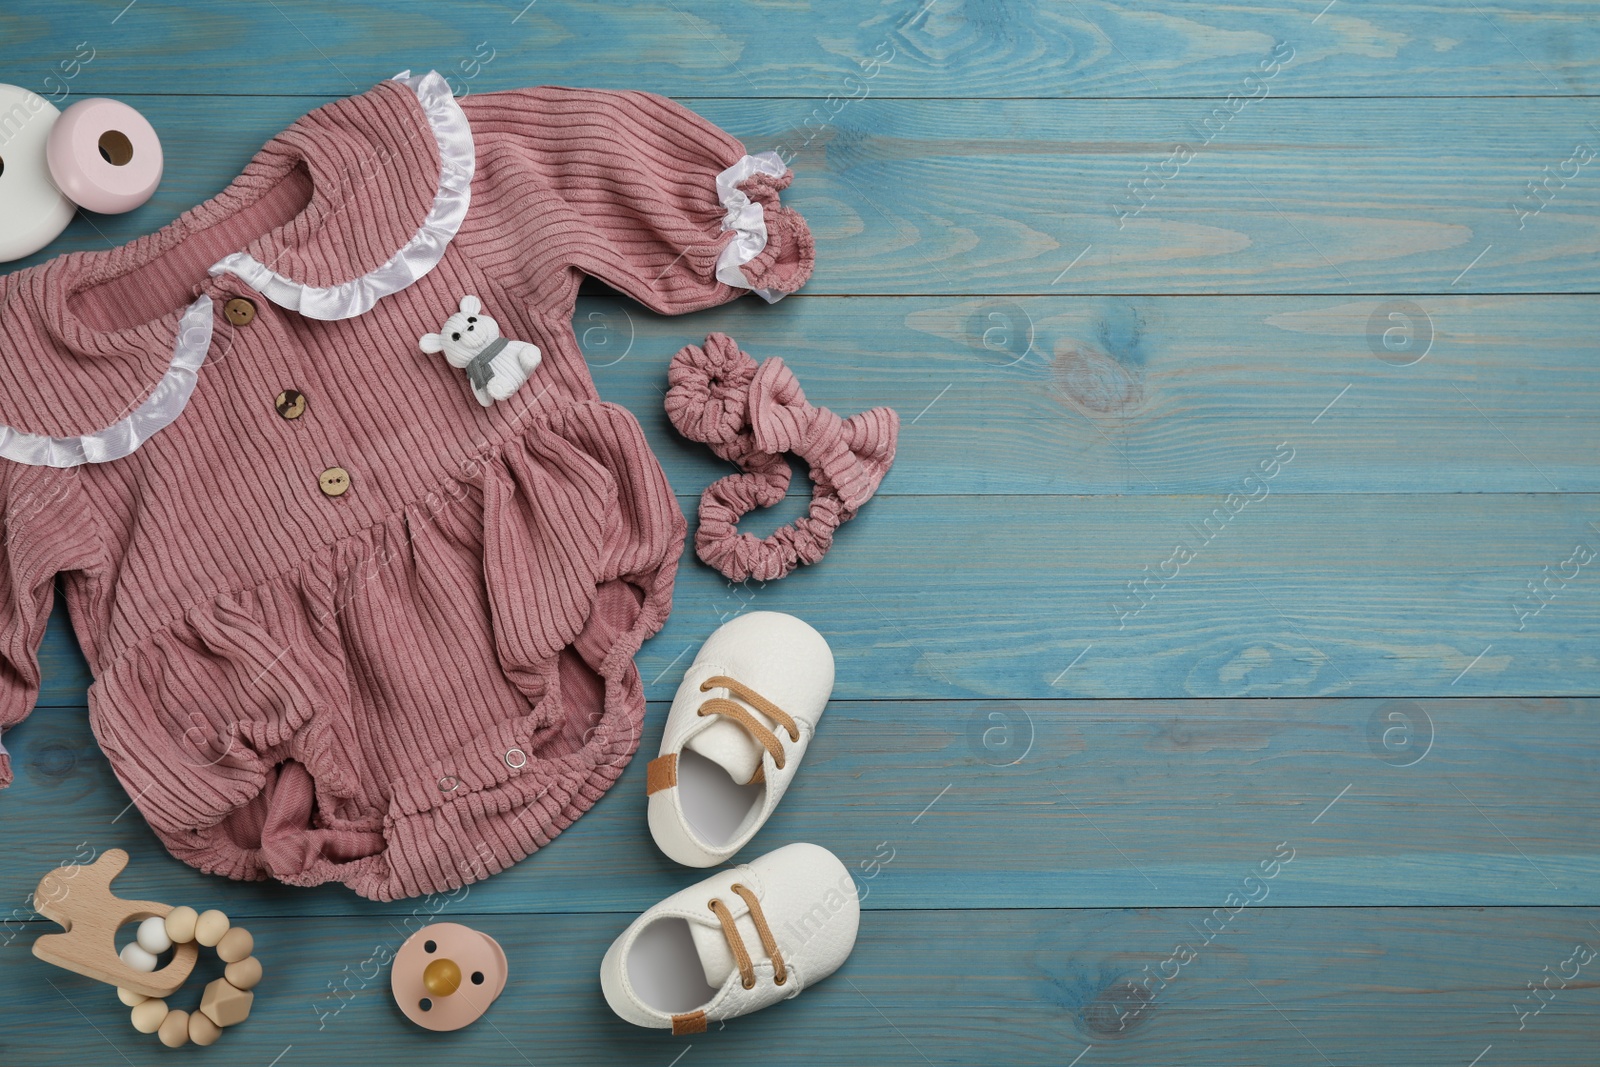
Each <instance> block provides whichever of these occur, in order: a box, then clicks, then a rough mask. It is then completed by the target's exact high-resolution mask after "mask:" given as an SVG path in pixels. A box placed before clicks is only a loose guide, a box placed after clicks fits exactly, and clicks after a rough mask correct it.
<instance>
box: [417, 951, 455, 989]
mask: <svg viewBox="0 0 1600 1067" xmlns="http://www.w3.org/2000/svg"><path fill="white" fill-rule="evenodd" d="M422 984H423V985H424V986H426V987H427V989H428V992H430V993H432V994H433V995H434V996H436V997H448V996H449V995H450V994H451V993H454V992H455V991H456V990H458V989H460V988H461V968H460V967H459V966H457V964H456V961H455V960H447V959H437V960H434V961H433V962H432V963H430V964H428V966H427V967H426V968H425V969H424V970H423V972H422Z"/></svg>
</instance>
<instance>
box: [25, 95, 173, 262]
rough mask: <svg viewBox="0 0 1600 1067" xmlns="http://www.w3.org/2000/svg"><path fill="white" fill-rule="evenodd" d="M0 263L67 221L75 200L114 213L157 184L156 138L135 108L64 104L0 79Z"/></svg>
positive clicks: (42, 241)
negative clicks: (3, 118)
mask: <svg viewBox="0 0 1600 1067" xmlns="http://www.w3.org/2000/svg"><path fill="white" fill-rule="evenodd" d="M0 115H5V116H6V121H5V123H4V124H3V125H0V203H3V204H4V205H5V206H6V210H5V212H4V213H3V214H0V263H7V262H10V261H11V260H14V259H21V258H23V257H24V256H30V255H32V254H33V253H35V252H37V251H38V250H39V249H41V248H43V247H44V246H45V245H47V244H49V243H50V242H51V241H54V240H55V239H56V238H57V237H59V236H60V235H61V231H62V230H65V229H66V228H67V223H69V222H71V221H72V216H73V214H74V212H75V210H76V208H77V207H82V208H85V209H87V210H89V211H97V212H100V213H101V214H106V215H115V214H120V213H122V212H124V211H132V210H133V209H134V208H136V207H138V206H139V205H140V204H143V203H144V202H145V201H147V200H149V199H150V197H151V195H152V194H154V193H155V191H156V186H157V185H159V184H160V183H161V172H162V169H163V165H164V161H163V157H162V153H161V139H160V138H159V137H157V136H156V131H155V128H154V127H153V126H151V125H150V122H149V120H147V119H146V118H145V117H144V116H143V115H141V114H139V112H137V111H135V110H134V109H133V108H131V107H129V106H128V105H127V104H124V103H121V102H120V101H116V100H108V99H106V98H104V97H94V98H91V99H88V100H80V101H78V102H77V103H76V104H73V105H72V106H71V107H69V108H67V109H66V110H65V111H58V110H57V109H56V107H55V105H54V104H52V103H50V101H48V100H46V99H44V98H43V97H42V96H39V95H38V94H37V93H32V92H29V91H28V90H27V89H24V88H22V87H21V86H17V85H3V84H0Z"/></svg>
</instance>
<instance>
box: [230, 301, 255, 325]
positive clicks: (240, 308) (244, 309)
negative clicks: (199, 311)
mask: <svg viewBox="0 0 1600 1067" xmlns="http://www.w3.org/2000/svg"><path fill="white" fill-rule="evenodd" d="M222 313H223V314H224V315H226V316H227V317H228V321H229V322H231V323H233V324H234V325H235V326H248V325H250V324H251V323H252V322H254V321H256V306H255V304H253V303H251V302H250V301H248V300H246V299H245V298H244V297H242V296H236V297H234V298H233V299H232V300H230V301H228V302H227V303H226V304H223V305H222Z"/></svg>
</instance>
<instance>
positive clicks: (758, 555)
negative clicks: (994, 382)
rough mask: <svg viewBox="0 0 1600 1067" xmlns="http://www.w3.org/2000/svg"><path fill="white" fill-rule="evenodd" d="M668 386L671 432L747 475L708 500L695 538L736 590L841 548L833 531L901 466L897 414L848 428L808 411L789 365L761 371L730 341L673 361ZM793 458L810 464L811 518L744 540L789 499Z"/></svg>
mask: <svg viewBox="0 0 1600 1067" xmlns="http://www.w3.org/2000/svg"><path fill="white" fill-rule="evenodd" d="M667 382H668V383H669V385H670V388H669V389H668V390H667V417H668V418H670V419H671V420H672V425H673V426H676V427H677V428H678V432H679V433H681V434H683V436H685V437H687V438H689V439H690V440H691V441H699V442H702V443H703V444H707V445H710V446H711V450H712V451H713V452H715V453H716V454H717V455H719V456H721V457H722V458H723V459H725V460H728V461H729V462H730V463H736V464H738V466H739V467H740V469H741V470H742V472H743V473H740V474H730V475H728V476H727V477H726V478H723V479H721V480H720V481H717V482H713V483H712V484H711V485H710V486H709V487H708V488H707V489H706V491H705V492H704V493H703V494H701V497H700V528H699V529H698V530H697V531H696V532H695V536H694V548H695V552H696V553H697V554H698V555H699V556H700V559H701V560H702V561H703V562H705V563H706V564H707V565H708V566H711V567H715V568H716V569H717V570H719V571H721V572H722V573H723V575H725V576H726V577H727V578H728V579H729V580H730V581H735V582H742V581H744V580H745V579H747V578H757V579H760V580H762V581H771V580H772V579H775V578H782V577H783V576H784V575H786V574H788V573H789V572H790V571H792V570H794V569H795V568H796V567H798V566H800V565H801V564H803V563H815V562H817V560H819V559H821V558H822V557H823V555H824V554H825V553H826V552H827V551H828V547H829V546H830V545H832V544H833V532H834V531H835V530H837V529H838V528H839V526H840V524H842V523H844V522H847V521H849V520H850V519H852V518H854V517H855V514H856V512H857V511H859V510H860V509H861V506H862V505H863V504H865V503H866V502H867V501H868V500H869V499H870V498H871V497H872V494H873V493H874V492H876V491H877V488H878V483H879V482H881V481H883V476H884V475H885V474H887V473H888V471H889V465H890V464H891V463H893V462H894V447H895V438H896V437H897V436H898V435H899V432H900V416H898V415H896V414H895V413H894V411H893V410H892V409H890V408H873V409H872V410H871V411H864V412H862V413H861V414H859V415H852V416H851V417H850V418H848V419H841V418H839V416H837V415H835V414H834V413H833V412H831V411H829V410H828V409H827V408H819V407H816V406H814V405H812V404H810V403H807V402H806V397H805V393H803V392H802V391H801V390H800V383H799V382H798V381H796V380H795V376H794V372H793V371H791V370H790V369H789V368H788V367H786V366H785V365H784V362H783V360H781V359H778V358H777V357H773V358H772V359H768V360H764V361H763V362H762V363H761V364H760V366H757V365H756V361H755V360H754V359H752V358H751V357H750V356H749V355H748V354H746V353H745V352H743V351H741V350H740V348H739V346H738V344H737V343H736V342H735V341H734V340H733V338H731V337H729V336H728V335H727V334H721V333H714V334H711V335H710V336H709V337H707V338H706V343H705V347H703V348H702V347H700V346H699V345H685V346H684V347H683V348H682V349H681V350H679V352H678V354H677V355H675V356H673V357H672V363H671V365H670V366H669V367H668V368H667ZM785 452H793V453H794V454H795V455H797V456H799V457H801V458H802V459H805V460H806V461H808V462H809V463H810V464H811V481H812V483H813V489H812V494H811V509H810V511H809V512H808V513H807V514H806V516H805V517H804V518H802V519H799V520H798V521H796V522H794V523H792V524H791V525H789V526H785V527H783V528H782V529H780V530H778V531H776V532H774V533H773V534H772V535H770V536H768V537H765V538H757V537H755V536H753V535H751V534H747V533H740V532H739V531H738V524H739V520H740V519H741V518H743V517H744V516H745V515H746V514H747V513H748V512H750V511H752V510H754V509H755V508H758V507H771V506H772V505H774V504H776V503H777V502H778V501H780V500H782V499H783V495H784V493H786V492H787V491H788V489H789V464H788V462H787V461H786V460H785V459H784V458H783V453H785Z"/></svg>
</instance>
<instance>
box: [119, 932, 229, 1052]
mask: <svg viewBox="0 0 1600 1067" xmlns="http://www.w3.org/2000/svg"><path fill="white" fill-rule="evenodd" d="M192 944H201V945H204V946H206V947H207V948H215V949H216V950H217V958H218V959H220V960H222V962H223V963H224V964H226V965H227V966H226V967H225V968H224V969H223V972H222V977H221V978H218V979H215V980H213V981H212V982H210V983H208V984H207V985H206V988H205V992H204V993H202V994H201V996H200V1006H199V1007H198V1008H196V1009H195V1010H194V1011H192V1012H188V1011H183V1010H182V1009H176V1008H174V1009H169V1008H168V1007H167V1002H166V1000H164V999H163V998H161V997H147V996H145V995H144V994H143V993H137V992H134V991H133V990H131V989H128V988H126V987H121V986H119V987H118V988H117V999H118V1000H120V1001H122V1003H124V1004H126V1005H128V1006H129V1007H131V1008H132V1009H133V1011H132V1013H131V1014H130V1016H129V1018H130V1019H131V1021H132V1022H133V1028H134V1029H135V1030H137V1031H139V1032H140V1033H141V1034H155V1035H156V1036H157V1037H159V1038H160V1039H161V1043H162V1044H163V1045H165V1046H167V1047H168V1048H182V1047H183V1046H184V1045H186V1044H188V1043H189V1042H190V1041H193V1042H194V1043H195V1044H197V1045H209V1044H212V1043H213V1042H215V1041H216V1040H217V1038H219V1037H221V1036H222V1030H223V1028H224V1027H228V1026H237V1025H238V1024H239V1023H242V1022H244V1021H245V1019H246V1018H248V1017H249V1015H250V1006H251V1004H252V1003H253V1002H254V1001H255V993H254V992H253V990H254V989H255V986H256V983H257V982H259V981H261V961H260V960H258V959H256V958H255V957H254V956H252V955H251V954H250V953H251V952H252V950H254V948H255V938H253V937H251V936H250V931H249V930H246V929H245V928H244V927H242V926H234V925H233V924H232V923H231V922H229V920H228V917H227V916H226V915H224V914H223V913H222V912H220V911H217V910H215V909H213V910H211V911H203V912H199V913H198V914H197V913H196V912H195V910H194V909H193V908H189V907H180V908H173V909H172V910H171V911H169V912H168V913H167V914H166V916H165V918H155V917H152V918H149V919H146V920H144V922H142V923H140V924H139V934H138V938H137V939H136V940H135V941H134V942H132V943H131V944H129V945H127V946H125V947H124V948H123V950H122V960H123V962H124V963H127V964H128V965H129V966H131V967H134V968H135V969H137V970H142V969H144V967H143V965H144V964H146V963H150V964H153V963H154V962H155V957H156V956H157V955H158V954H160V953H161V952H165V951H166V950H167V949H168V948H170V947H171V946H173V945H177V946H178V947H179V948H180V949H181V948H182V947H183V946H185V945H192ZM130 957H131V958H130Z"/></svg>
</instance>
